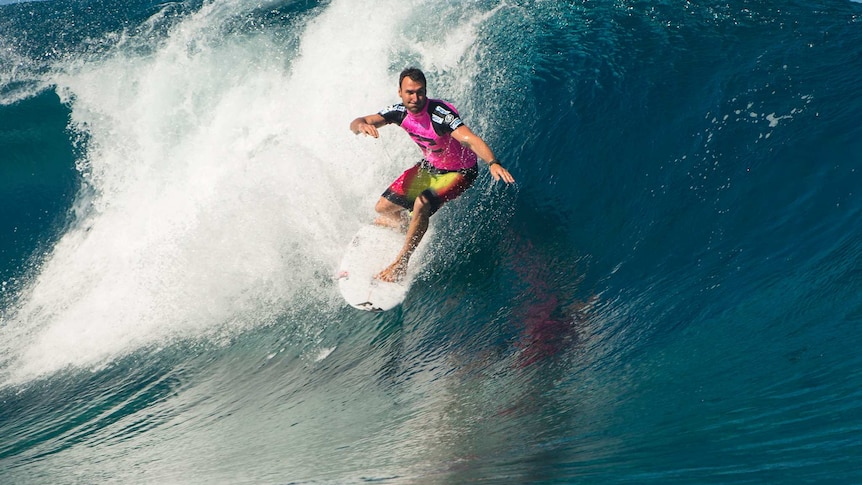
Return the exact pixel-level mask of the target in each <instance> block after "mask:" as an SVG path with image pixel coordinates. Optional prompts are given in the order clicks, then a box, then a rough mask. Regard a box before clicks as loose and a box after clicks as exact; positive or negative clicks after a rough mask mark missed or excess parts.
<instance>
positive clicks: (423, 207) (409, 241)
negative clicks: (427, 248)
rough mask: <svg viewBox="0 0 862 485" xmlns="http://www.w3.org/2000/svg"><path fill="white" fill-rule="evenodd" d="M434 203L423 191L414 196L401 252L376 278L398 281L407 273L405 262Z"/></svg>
mask: <svg viewBox="0 0 862 485" xmlns="http://www.w3.org/2000/svg"><path fill="white" fill-rule="evenodd" d="M433 207H434V203H433V201H431V200H430V199H429V198H428V197H427V196H426V195H425V194H424V193H423V194H422V195H420V196H419V197H417V198H416V201H415V202H414V203H413V218H412V219H411V220H410V226H408V228H407V237H406V239H405V240H404V246H403V247H402V248H401V252H399V253H398V256H397V257H396V258H395V262H393V263H392V264H390V265H389V266H388V267H387V268H386V269H384V270H383V271H381V272H380V273H378V274H377V276H376V278H378V279H380V280H382V281H398V280H400V279H401V278H403V277H404V276H405V275H406V274H407V264H408V262H409V261H410V256H412V255H413V251H415V250H416V247H417V246H419V243H420V242H421V241H422V237H423V236H425V232H426V231H427V230H428V220H429V219H430V218H431V213H432V212H433V210H432V209H433Z"/></svg>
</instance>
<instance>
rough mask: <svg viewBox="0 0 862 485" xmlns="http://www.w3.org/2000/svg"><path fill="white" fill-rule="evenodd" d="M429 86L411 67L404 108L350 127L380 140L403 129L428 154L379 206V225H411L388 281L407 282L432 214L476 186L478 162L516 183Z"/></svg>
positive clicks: (403, 87)
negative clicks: (391, 129) (387, 130)
mask: <svg viewBox="0 0 862 485" xmlns="http://www.w3.org/2000/svg"><path fill="white" fill-rule="evenodd" d="M426 85H427V83H426V81H425V74H423V73H422V71H420V70H419V69H416V68H413V67H411V68H407V69H405V70H403V71H401V75H400V76H399V78H398V96H399V97H400V98H401V103H398V104H396V105H393V106H390V107H388V108H385V109H383V110H381V111H380V112H378V113H375V114H371V115H368V116H361V117H359V118H356V119H355V120H353V121H352V122H350V130H351V131H352V132H353V133H355V134H357V135H358V134H360V133H361V134H365V135H369V136H372V137H374V138H378V137H379V136H380V134H379V133H378V131H377V129H378V128H380V127H382V126H385V125H388V124H392V123H394V124H397V125H399V126H401V128H403V129H404V130H405V131H406V132H407V134H409V135H410V137H411V138H412V139H413V141H415V142H416V144H417V145H419V149H420V150H422V155H423V158H422V160H420V161H419V162H418V163H417V164H416V165H414V166H412V167H411V168H409V169H407V170H406V171H405V172H404V173H403V174H401V176H400V177H398V178H397V179H396V180H395V181H394V182H393V183H392V185H390V186H389V187H388V188H387V189H386V191H384V192H383V195H381V196H380V199H379V200H378V201H377V205H376V206H375V207H374V210H376V211H377V213H378V214H380V215H379V216H378V217H377V219H376V220H375V221H374V222H375V223H376V224H380V225H385V226H391V227H396V228H398V227H401V225H402V220H407V219H408V218H409V220H410V222H409V225H408V226H407V238H406V240H405V242H404V246H403V247H402V248H401V251H400V252H399V253H398V256H397V257H396V258H395V261H394V262H393V263H392V264H390V265H389V266H388V267H387V268H386V269H384V270H383V271H381V272H380V273H378V274H377V276H376V278H378V279H380V280H382V281H389V282H393V281H398V280H400V279H401V278H403V277H404V275H405V274H406V273H407V263H408V262H409V260H410V256H411V255H412V254H413V251H415V250H416V247H417V246H418V245H419V242H420V241H422V236H424V235H425V231H427V230H428V220H429V219H430V218H431V215H433V214H434V213H435V212H437V210H438V209H440V207H441V206H442V205H443V204H444V203H445V202H448V201H450V200H453V199H455V198H456V197H458V196H459V195H461V194H462V193H464V191H465V190H467V189H468V188H469V187H470V186H471V185H472V184H473V181H474V180H475V179H476V176H477V174H478V168H477V165H478V164H477V159H478V158H481V159H482V160H484V161H485V162H487V164H488V169H489V170H490V172H491V176H492V177H494V180H497V181H499V180H502V181H503V182H505V183H507V184H511V183H514V182H515V179H514V178H513V177H512V174H510V173H509V171H508V170H506V169H505V168H503V166H502V165H500V162H499V161H497V158H496V157H495V156H494V152H492V151H491V149H490V148H489V147H488V145H487V144H486V143H485V141H484V140H482V138H480V137H479V136H478V135H476V134H475V133H473V132H472V131H471V130H470V128H468V127H467V125H465V124H464V122H463V121H462V120H461V117H460V115H459V114H458V112H457V111H456V110H455V107H454V106H452V105H451V104H449V103H447V102H446V101H443V100H439V99H428V97H427V95H426ZM411 210H412V211H413V215H412V217H409V216H408V215H407V211H411Z"/></svg>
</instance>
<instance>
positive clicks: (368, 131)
mask: <svg viewBox="0 0 862 485" xmlns="http://www.w3.org/2000/svg"><path fill="white" fill-rule="evenodd" d="M351 129H352V130H353V133H355V134H357V135H359V134H363V135H368V136H371V137H374V138H379V137H380V133H379V132H378V131H377V127H376V126H374V125H372V124H371V123H368V122H366V121H364V120H362V119H358V120H356V121H355V122H354V125H353V126H352V127H351Z"/></svg>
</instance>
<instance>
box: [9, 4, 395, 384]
mask: <svg viewBox="0 0 862 485" xmlns="http://www.w3.org/2000/svg"><path fill="white" fill-rule="evenodd" d="M236 5H237V4H234V3H231V2H220V3H213V4H208V5H206V6H204V7H203V8H202V9H201V10H200V11H199V12H197V13H195V14H194V15H191V16H189V17H188V18H187V19H185V20H183V21H182V22H181V23H180V24H178V25H176V26H175V27H174V28H173V30H171V32H170V34H169V35H168V37H167V39H165V40H164V42H162V43H161V44H159V47H158V48H157V49H156V50H155V51H153V52H152V53H151V54H149V55H141V54H138V53H136V52H137V50H136V49H134V48H133V47H134V46H129V47H132V48H125V47H127V45H126V44H123V45H121V46H120V47H118V48H117V49H116V50H115V51H114V52H113V53H112V54H111V55H109V56H107V57H105V58H102V59H99V60H87V61H86V62H75V61H71V62H69V64H68V65H65V66H60V69H59V71H60V72H61V73H62V74H58V75H57V76H56V79H55V80H54V81H55V82H56V84H57V86H58V92H59V93H60V94H61V96H62V97H63V99H64V100H65V101H67V102H69V103H70V105H71V106H72V123H73V126H74V127H75V128H76V129H78V130H79V131H85V132H86V133H87V135H88V143H87V147H86V156H85V158H84V159H82V160H79V167H80V169H81V171H82V173H83V174H84V176H85V188H84V190H82V192H81V195H80V196H79V200H78V201H77V210H78V213H79V217H78V219H77V221H76V222H75V223H74V224H73V226H72V227H71V228H69V230H68V231H67V232H66V233H65V234H64V235H63V237H62V238H61V240H60V241H59V242H58V244H57V245H56V247H55V249H54V251H53V252H52V254H51V255H50V257H49V258H48V259H47V260H46V261H45V262H44V264H43V266H42V267H41V268H40V271H39V274H38V275H37V276H36V277H35V279H34V280H33V281H32V283H31V285H30V286H29V287H28V289H27V290H26V292H25V293H24V294H23V295H22V296H21V297H20V300H19V303H18V305H17V307H16V309H15V310H14V313H11V314H10V315H9V316H7V317H6V320H7V321H6V322H5V325H4V326H3V327H2V330H0V332H2V338H0V341H3V342H4V344H3V346H4V348H3V353H4V355H6V356H7V359H8V360H7V362H6V364H5V365H4V369H3V374H4V375H3V378H4V380H5V381H6V382H7V383H16V382H23V381H26V380H29V379H32V378H34V377H38V376H43V375H46V374H49V373H52V372H55V371H56V370H58V369H61V368H64V367H67V366H70V365H71V366H84V367H92V366H99V365H101V364H104V363H106V362H109V361H110V360H111V359H113V358H116V357H117V356H119V355H124V354H126V353H129V352H131V351H134V350H135V349H139V348H142V347H146V346H150V345H162V344H164V343H166V342H169V341H171V340H173V339H177V338H197V337H201V336H219V335H233V334H235V333H236V332H239V331H242V330H243V329H246V328H249V327H251V326H257V325H263V324H268V323H271V322H273V321H274V319H275V318H276V317H277V316H278V315H279V314H280V313H282V312H284V311H285V308H286V307H296V306H301V305H303V304H309V301H308V298H309V297H308V296H307V295H309V294H315V295H318V296H315V297H314V298H317V299H320V298H323V299H324V300H325V299H326V298H327V295H330V296H331V295H332V292H333V290H332V285H331V282H329V281H328V279H327V278H326V277H325V276H328V272H330V271H331V269H332V266H333V265H334V263H335V262H336V261H337V256H338V254H340V251H341V249H342V246H343V244H344V241H346V240H347V239H348V238H349V234H350V233H352V231H353V230H354V229H355V227H356V226H357V225H358V223H359V221H361V220H364V219H367V218H368V217H369V216H370V210H371V207H372V204H373V200H374V199H375V198H376V194H377V193H379V190H380V183H381V182H380V180H382V179H381V178H380V173H381V172H387V176H388V174H389V173H390V172H392V170H395V169H396V168H395V164H394V163H393V162H392V156H391V155H392V153H398V152H399V150H401V149H402V148H400V147H401V146H402V145H399V144H398V143H390V145H389V148H388V150H389V152H386V151H385V150H387V148H386V146H385V143H386V142H385V141H384V142H383V143H381V142H380V141H373V140H370V139H368V140H362V139H357V138H355V137H354V136H353V135H352V134H351V133H350V132H349V130H347V124H348V122H349V120H350V118H351V117H352V116H356V115H358V114H363V113H365V112H370V110H373V109H377V108H378V107H379V106H381V105H382V104H381V103H384V102H387V101H386V100H391V99H392V97H393V95H394V87H393V86H392V84H393V83H392V79H391V73H389V71H388V69H389V66H388V62H387V59H388V57H387V56H388V54H389V46H390V45H391V43H392V42H393V38H394V37H396V36H397V35H398V34H397V32H395V31H394V30H393V29H392V28H390V27H389V26H393V25H399V23H400V22H401V18H400V16H399V15H400V14H399V13H398V12H401V11H404V10H405V9H403V8H401V7H400V4H398V3H397V2H394V1H393V2H377V3H375V4H374V5H372V6H368V7H366V8H363V9H359V10H357V9H355V8H353V7H352V5H351V4H350V2H333V3H332V4H331V5H330V6H328V7H327V8H326V10H325V11H323V12H322V13H321V14H320V15H319V16H318V17H317V18H316V19H314V20H313V21H312V22H311V23H310V24H309V25H308V26H307V31H306V32H305V34H304V35H303V39H302V43H301V45H300V52H299V53H298V54H296V53H293V52H290V51H288V50H287V48H285V47H283V46H280V45H278V44H277V42H275V41H274V40H273V38H272V37H270V36H267V35H266V34H264V33H259V34H255V35H246V36H235V37H228V38H223V37H221V36H220V35H219V27H220V26H221V25H222V24H223V23H224V22H226V21H227V20H228V19H230V17H231V15H235V14H237V10H238V9H239V8H240V7H238V6H236ZM358 17H362V18H358ZM372 25H374V26H375V35H373V36H369V35H368V28H369V26H372ZM151 42H155V41H151ZM261 52H267V53H270V54H271V55H269V56H261V55H260V53H261ZM282 58H286V59H291V58H292V59H293V62H292V64H291V63H287V62H285V61H283V60H280V59H282ZM333 67H337V69H333ZM357 86H362V88H361V89H358V88H357ZM405 146H406V145H405ZM369 160H377V161H379V162H380V163H376V164H375V163H369V162H368V161H369ZM321 275H324V277H322V276H321ZM309 288H316V289H317V291H309Z"/></svg>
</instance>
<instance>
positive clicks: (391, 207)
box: [374, 197, 402, 214]
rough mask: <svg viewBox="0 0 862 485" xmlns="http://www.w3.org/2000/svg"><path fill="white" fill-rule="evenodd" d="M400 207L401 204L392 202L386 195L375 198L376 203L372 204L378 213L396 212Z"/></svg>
mask: <svg viewBox="0 0 862 485" xmlns="http://www.w3.org/2000/svg"><path fill="white" fill-rule="evenodd" d="M400 209H402V207H401V206H399V205H396V204H394V203H393V202H392V201H390V200H389V199H387V198H386V197H381V198H379V199H377V204H376V205H375V206H374V210H375V211H377V213H378V214H388V213H390V212H398V211H399V210H400Z"/></svg>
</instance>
